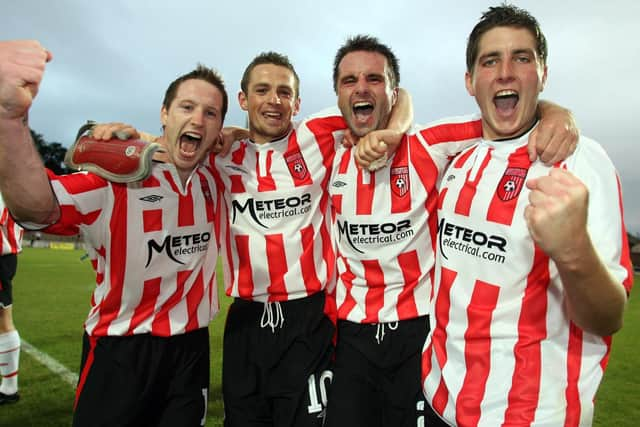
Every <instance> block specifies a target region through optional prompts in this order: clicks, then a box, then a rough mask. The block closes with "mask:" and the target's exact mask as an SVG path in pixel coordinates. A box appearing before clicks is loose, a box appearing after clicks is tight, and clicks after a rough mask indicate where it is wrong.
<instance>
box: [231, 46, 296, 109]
mask: <svg viewBox="0 0 640 427" xmlns="http://www.w3.org/2000/svg"><path fill="white" fill-rule="evenodd" d="M263 64H273V65H277V66H279V67H285V68H287V69H288V70H289V71H291V72H292V73H293V79H294V80H295V82H294V88H293V89H294V90H295V97H296V98H298V97H299V96H300V78H299V77H298V73H296V69H295V68H294V66H293V64H292V63H291V61H290V60H289V58H288V57H287V56H286V55H283V54H281V53H278V52H272V51H269V52H262V53H261V54H259V55H258V56H256V57H255V58H253V60H252V61H251V62H250V63H249V65H247V68H245V70H244V73H243V74H242V80H240V89H242V91H243V92H244V93H245V94H246V93H248V92H249V80H250V79H251V71H253V69H254V68H255V67H257V66H258V65H263Z"/></svg>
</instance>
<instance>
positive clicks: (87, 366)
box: [73, 336, 98, 411]
mask: <svg viewBox="0 0 640 427" xmlns="http://www.w3.org/2000/svg"><path fill="white" fill-rule="evenodd" d="M97 344H98V338H97V337H94V336H90V337H89V352H88V353H87V359H86V360H85V362H84V366H83V367H82V372H80V379H79V381H78V387H77V388H76V399H75V401H74V402H73V410H74V411H75V410H76V408H77V407H78V400H79V399H80V394H82V390H83V389H84V384H85V382H86V381H87V375H89V371H90V370H91V366H93V359H94V351H95V349H96V345H97Z"/></svg>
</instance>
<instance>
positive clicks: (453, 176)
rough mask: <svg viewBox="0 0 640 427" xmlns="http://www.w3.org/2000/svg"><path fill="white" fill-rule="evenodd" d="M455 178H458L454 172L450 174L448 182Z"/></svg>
mask: <svg viewBox="0 0 640 427" xmlns="http://www.w3.org/2000/svg"><path fill="white" fill-rule="evenodd" d="M454 179H456V176H455V175H453V174H451V175H449V176H448V177H447V182H451V181H453V180H454Z"/></svg>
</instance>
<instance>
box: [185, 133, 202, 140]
mask: <svg viewBox="0 0 640 427" xmlns="http://www.w3.org/2000/svg"><path fill="white" fill-rule="evenodd" d="M184 136H187V137H189V138H191V139H197V140H198V141H200V140H201V139H202V136H201V135H198V134H197V133H193V132H185V133H184Z"/></svg>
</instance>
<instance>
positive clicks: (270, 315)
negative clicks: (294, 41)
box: [260, 301, 284, 333]
mask: <svg viewBox="0 0 640 427" xmlns="http://www.w3.org/2000/svg"><path fill="white" fill-rule="evenodd" d="M282 325H284V312H283V311H282V306H281V305H280V301H267V302H265V303H264V309H263V310H262V318H261V319H260V327H261V328H266V327H267V326H270V327H271V332H274V333H275V331H276V328H282Z"/></svg>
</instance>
